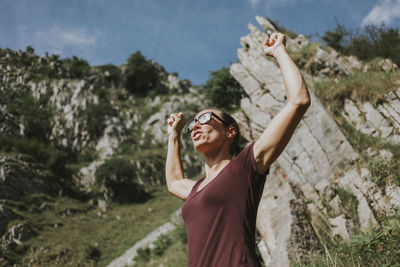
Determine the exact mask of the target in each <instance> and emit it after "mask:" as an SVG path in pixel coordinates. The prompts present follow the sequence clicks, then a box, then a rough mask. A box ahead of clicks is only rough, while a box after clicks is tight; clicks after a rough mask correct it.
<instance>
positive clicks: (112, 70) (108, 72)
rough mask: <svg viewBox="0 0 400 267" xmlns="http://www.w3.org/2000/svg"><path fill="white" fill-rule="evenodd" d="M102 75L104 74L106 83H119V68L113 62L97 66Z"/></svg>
mask: <svg viewBox="0 0 400 267" xmlns="http://www.w3.org/2000/svg"><path fill="white" fill-rule="evenodd" d="M97 68H98V69H99V70H100V71H101V72H102V73H103V75H105V82H106V83H107V85H109V86H112V85H114V86H115V87H117V86H118V85H119V84H120V81H121V78H122V73H121V69H120V68H118V67H116V66H114V65H113V64H107V65H102V66H98V67H97Z"/></svg>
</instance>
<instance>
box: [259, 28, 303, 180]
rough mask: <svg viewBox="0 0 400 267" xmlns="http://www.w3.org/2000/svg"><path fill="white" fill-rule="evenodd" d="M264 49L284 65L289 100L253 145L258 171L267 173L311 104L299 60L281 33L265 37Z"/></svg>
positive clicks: (283, 71)
mask: <svg viewBox="0 0 400 267" xmlns="http://www.w3.org/2000/svg"><path fill="white" fill-rule="evenodd" d="M263 49H264V52H265V54H266V55H268V56H272V57H274V58H275V59H276V60H277V62H278V65H279V67H280V69H281V72H282V76H283V81H284V84H285V90H286V96H287V103H286V105H285V107H284V108H283V109H282V110H281V111H280V112H279V113H278V114H277V115H276V116H275V117H274V118H273V119H272V120H271V122H270V124H269V125H268V127H267V128H266V129H265V130H264V132H263V133H262V135H261V136H260V137H259V138H258V140H257V141H256V143H255V145H254V158H255V159H256V163H257V171H258V172H259V173H265V171H266V170H267V169H268V168H269V166H270V165H271V164H272V162H274V161H275V159H277V158H278V156H279V155H280V154H281V153H282V151H283V150H284V148H285V147H286V145H287V144H288V142H289V140H290V138H291V137H292V135H293V133H294V131H295V129H296V127H297V125H298V124H299V122H300V120H301V119H302V117H303V115H304V113H305V112H306V111H307V109H308V107H309V106H310V104H311V101H310V94H309V92H308V89H307V86H306V84H305V82H304V79H303V76H302V75H301V73H300V71H299V69H298V68H297V66H296V64H295V63H294V62H293V60H292V59H291V58H290V56H289V54H288V52H287V50H286V46H285V36H284V35H283V34H282V33H273V34H272V35H271V36H270V38H266V39H265V43H264V47H263Z"/></svg>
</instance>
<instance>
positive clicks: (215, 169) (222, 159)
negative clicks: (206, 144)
mask: <svg viewBox="0 0 400 267" xmlns="http://www.w3.org/2000/svg"><path fill="white" fill-rule="evenodd" d="M204 160H205V172H206V178H208V179H212V178H214V177H215V176H216V175H217V174H218V173H219V172H220V171H221V170H222V169H223V168H224V167H225V166H226V165H228V163H229V162H230V161H231V160H232V155H231V154H230V152H229V151H226V150H220V151H218V152H217V153H214V154H211V153H208V154H206V155H204Z"/></svg>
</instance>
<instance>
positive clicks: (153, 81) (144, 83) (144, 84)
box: [125, 51, 160, 96]
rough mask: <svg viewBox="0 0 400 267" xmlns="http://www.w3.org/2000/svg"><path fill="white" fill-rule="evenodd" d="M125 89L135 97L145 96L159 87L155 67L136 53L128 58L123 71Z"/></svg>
mask: <svg viewBox="0 0 400 267" xmlns="http://www.w3.org/2000/svg"><path fill="white" fill-rule="evenodd" d="M125 79H126V80H125V88H126V89H127V90H128V91H129V92H131V93H133V94H137V95H141V96H146V95H148V93H149V92H150V91H152V90H157V88H158V87H160V82H159V75H158V70H157V67H156V66H155V65H154V64H153V63H152V62H151V61H149V60H146V58H145V57H144V56H143V55H142V54H141V53H140V52H139V51H137V52H136V53H134V54H132V55H131V56H130V57H129V60H128V63H127V65H126V71H125Z"/></svg>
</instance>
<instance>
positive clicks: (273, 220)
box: [230, 17, 400, 266]
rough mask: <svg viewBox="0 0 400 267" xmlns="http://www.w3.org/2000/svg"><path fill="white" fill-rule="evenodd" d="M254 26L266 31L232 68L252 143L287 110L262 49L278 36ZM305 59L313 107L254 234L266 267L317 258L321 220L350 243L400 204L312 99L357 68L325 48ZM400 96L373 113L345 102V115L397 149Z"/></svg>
mask: <svg viewBox="0 0 400 267" xmlns="http://www.w3.org/2000/svg"><path fill="white" fill-rule="evenodd" d="M257 21H258V22H259V24H260V25H261V27H262V28H263V30H264V32H262V31H260V30H259V29H257V28H256V27H255V26H253V25H249V29H250V34H249V35H247V36H245V37H243V38H241V39H240V43H241V45H242V48H241V49H239V50H238V58H239V63H235V64H233V65H232V66H231V69H230V70H231V74H232V75H233V76H234V77H235V78H236V79H237V81H239V82H240V83H241V85H242V86H243V88H244V90H245V91H246V92H247V94H248V97H247V98H243V99H242V102H241V109H242V110H241V111H240V112H238V113H237V114H236V117H237V118H238V119H239V121H241V126H242V128H243V129H245V130H244V132H245V135H246V137H247V139H249V140H254V139H255V138H257V136H259V135H260V134H261V132H262V130H263V129H265V127H267V126H268V123H269V121H270V120H271V118H272V117H273V116H274V115H275V114H276V113H277V112H278V111H279V110H280V109H281V108H282V107H283V105H284V103H285V96H284V84H283V80H282V78H281V74H280V70H279V67H278V66H277V64H276V63H275V62H274V61H273V60H272V59H271V58H267V57H266V56H264V55H263V52H262V49H261V47H262V42H263V40H264V39H265V37H266V36H267V33H271V32H273V31H276V29H275V28H274V26H273V25H272V24H271V23H270V22H269V21H267V20H265V19H264V18H262V17H257ZM308 45H309V41H308V40H307V39H306V38H305V37H304V36H302V35H298V36H297V37H296V38H294V39H289V40H288V48H289V49H290V50H291V51H292V52H293V51H294V52H295V51H299V50H301V49H303V48H304V47H305V46H308ZM303 60H304V61H305V60H308V62H307V65H308V68H307V69H303V72H304V76H305V77H306V80H307V83H308V86H309V89H310V91H311V94H312V105H311V108H310V109H309V110H308V111H307V113H306V115H305V118H304V119H303V120H302V122H301V123H300V125H299V127H298V129H297V130H296V133H295V135H294V136H293V138H292V139H291V141H290V142H289V144H288V146H287V148H286V149H285V151H284V152H283V154H282V155H281V156H280V157H279V158H278V160H277V161H276V163H274V164H273V166H272V167H271V173H270V175H269V177H268V181H267V183H266V185H265V189H264V194H263V197H262V200H261V204H260V208H259V213H258V219H257V227H258V230H259V232H260V234H261V241H260V243H259V244H258V246H259V249H260V251H261V252H262V256H263V259H264V261H265V262H266V264H267V266H288V265H289V264H290V262H291V260H293V259H297V258H301V257H302V256H305V255H309V254H313V253H314V252H315V251H316V250H317V248H318V247H319V246H321V244H320V241H321V240H320V239H319V237H318V227H317V223H318V222H317V221H316V220H317V216H319V215H321V214H322V216H324V218H325V219H326V220H327V221H328V222H329V223H328V226H329V230H328V231H329V232H330V234H331V235H332V236H335V235H340V236H341V237H342V238H344V239H347V238H348V237H349V235H351V234H353V233H354V229H355V227H354V225H355V224H357V225H358V226H359V227H360V229H362V230H364V231H368V229H370V227H371V225H376V224H377V223H378V222H377V219H376V216H379V215H382V214H386V215H389V214H391V215H394V214H395V211H396V210H398V208H399V205H400V201H399V200H400V198H399V197H400V188H399V187H398V185H393V184H388V185H386V187H384V188H380V187H379V186H378V185H377V184H376V183H374V182H373V181H372V180H371V177H372V176H371V172H370V171H369V169H368V168H366V167H365V165H362V164H361V163H360V155H359V153H358V152H357V151H355V150H354V148H353V147H352V145H351V144H350V143H349V141H348V140H347V138H346V136H345V135H344V134H343V132H342V130H341V128H340V127H339V125H338V123H337V122H336V121H335V119H334V117H333V116H332V115H331V114H330V113H329V112H328V111H327V109H326V107H324V105H322V104H321V102H320V101H319V99H318V98H317V97H316V95H315V94H314V93H313V80H315V79H318V78H320V77H321V76H329V77H332V78H334V77H340V76H345V75H351V74H352V73H353V72H354V71H357V66H359V62H356V63H358V64H355V63H354V62H355V59H354V58H350V59H349V58H345V57H342V56H340V55H338V54H337V53H335V52H331V53H328V52H327V51H325V50H323V49H321V48H318V49H317V50H316V51H315V54H314V56H313V57H312V58H311V59H303ZM300 65H301V64H300ZM358 68H359V67H358ZM399 97H400V88H399V89H398V90H397V91H394V92H390V93H389V94H388V95H386V96H385V99H384V101H383V103H381V104H379V105H377V106H376V107H373V106H372V105H371V103H369V102H364V103H355V101H353V100H351V99H346V100H345V105H344V110H343V111H342V112H341V115H342V116H343V118H344V119H345V120H346V121H348V122H349V123H350V124H352V125H354V127H355V128H356V129H357V130H359V131H360V132H361V133H364V134H368V135H372V136H375V137H379V138H383V139H385V140H386V141H392V142H398V141H399V140H398V133H399V127H398V119H399V115H400V109H399ZM380 152H381V153H383V154H384V153H385V151H380ZM389 153H390V152H389ZM341 190H345V191H346V192H348V193H350V194H351V195H353V196H354V201H355V202H356V203H357V204H356V210H357V212H356V214H353V215H349V214H348V213H346V211H345V210H346V208H345V207H344V205H345V204H344V201H345V200H344V199H343V196H341V195H340V193H341V192H342V191H341Z"/></svg>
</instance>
